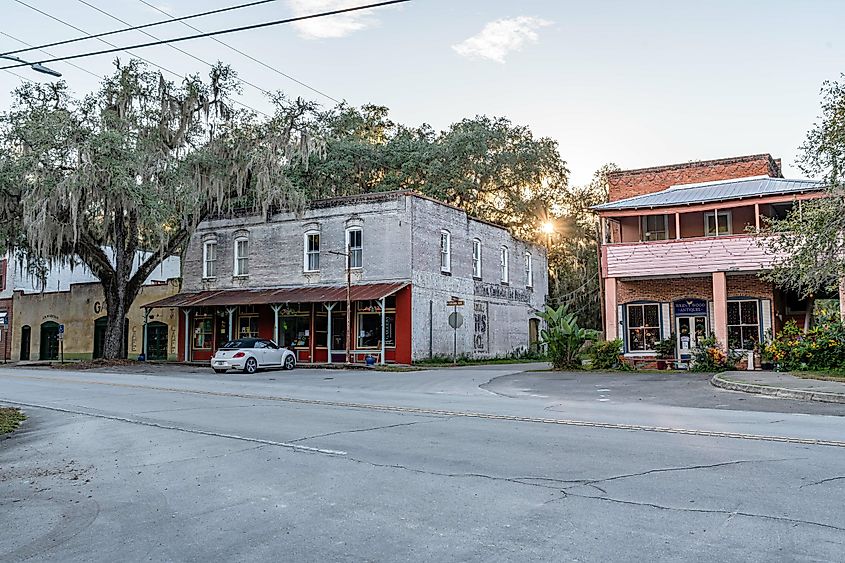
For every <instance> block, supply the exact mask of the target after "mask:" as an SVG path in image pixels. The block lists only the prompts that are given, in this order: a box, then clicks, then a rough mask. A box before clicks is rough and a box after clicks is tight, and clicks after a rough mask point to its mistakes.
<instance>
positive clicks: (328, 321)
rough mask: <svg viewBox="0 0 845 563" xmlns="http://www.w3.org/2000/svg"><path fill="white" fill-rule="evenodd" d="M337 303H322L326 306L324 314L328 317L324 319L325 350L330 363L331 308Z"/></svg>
mask: <svg viewBox="0 0 845 563" xmlns="http://www.w3.org/2000/svg"><path fill="white" fill-rule="evenodd" d="M335 305H337V303H332V304H331V305H329V304H327V303H323V307H325V308H326V314H327V315H328V318H327V319H326V352H327V353H328V359H327V361H328V363H332V309H334V306H335Z"/></svg>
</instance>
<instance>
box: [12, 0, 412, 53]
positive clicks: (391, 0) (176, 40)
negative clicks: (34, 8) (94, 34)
mask: <svg viewBox="0 0 845 563" xmlns="http://www.w3.org/2000/svg"><path fill="white" fill-rule="evenodd" d="M410 1H411V0H387V1H385V2H377V3H375V4H365V5H363V6H354V7H352V8H342V9H339V10H331V11H328V12H320V13H317V14H309V15H307V16H298V17H294V18H285V19H282V20H274V21H269V22H263V23H256V24H252V25H244V26H240V27H232V28H228V29H222V30H219V31H211V32H207V33H198V34H196V35H186V36H183V37H176V38H174V39H167V40H162V41H151V42H148V43H139V44H137V45H128V46H126V47H115V48H114V49H104V50H102V51H93V52H90V53H79V54H76V55H68V56H65V57H55V58H52V59H45V60H42V61H35V63H18V64H14V65H9V66H4V67H0V69H7V68H18V67H22V66H29V65H31V64H47V63H55V62H59V61H69V60H73V59H80V58H83V57H93V56H96V55H107V54H109V53H115V52H118V51H126V50H127V49H142V48H144V47H154V46H156V45H163V44H165V43H179V42H181V41H190V40H192V39H200V38H203V37H211V36H213V35H225V34H228V33H237V32H240V31H248V30H251V29H261V28H264V27H271V26H274V25H281V24H286V23H293V22H298V21H304V20H310V19H315V18H322V17H326V16H334V15H338V14H346V13H349V12H357V11H360V10H368V9H371V8H379V7H382V6H390V5H392V4H401V3H405V2H410ZM39 11H40V10H39ZM101 41H102V40H101Z"/></svg>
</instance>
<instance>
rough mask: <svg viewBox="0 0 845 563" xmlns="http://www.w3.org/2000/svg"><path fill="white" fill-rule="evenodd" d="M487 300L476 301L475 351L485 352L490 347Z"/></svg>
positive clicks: (473, 346)
mask: <svg viewBox="0 0 845 563" xmlns="http://www.w3.org/2000/svg"><path fill="white" fill-rule="evenodd" d="M487 328H488V317H487V302H486V301H476V302H475V333H474V335H473V345H472V348H473V350H474V351H475V352H480V353H485V352H487V350H488V348H489V344H488V337H487Z"/></svg>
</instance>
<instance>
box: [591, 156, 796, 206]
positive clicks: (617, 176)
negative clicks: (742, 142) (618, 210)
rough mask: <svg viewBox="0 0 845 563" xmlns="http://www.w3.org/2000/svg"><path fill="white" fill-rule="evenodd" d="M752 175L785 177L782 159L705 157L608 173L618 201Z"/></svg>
mask: <svg viewBox="0 0 845 563" xmlns="http://www.w3.org/2000/svg"><path fill="white" fill-rule="evenodd" d="M750 176H771V177H774V178H782V177H783V175H782V173H781V163H780V159H774V158H772V156H771V155H769V154H757V155H751V156H739V157H734V158H722V159H718V160H701V161H697V162H686V163H683V164H671V165H668V166H655V167H652V168H639V169H636V170H620V171H619V172H614V173H611V174H609V175H608V177H607V180H608V190H609V200H610V201H617V200H620V199H626V198H629V197H634V196H638V195H643V194H649V193H654V192H659V191H662V190H665V189H666V188H668V187H670V186H676V185H681V184H696V183H700V182H715V181H718V180H729V179H732V178H747V177H750Z"/></svg>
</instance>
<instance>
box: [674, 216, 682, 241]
mask: <svg viewBox="0 0 845 563" xmlns="http://www.w3.org/2000/svg"><path fill="white" fill-rule="evenodd" d="M675 240H681V214H680V213H675Z"/></svg>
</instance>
